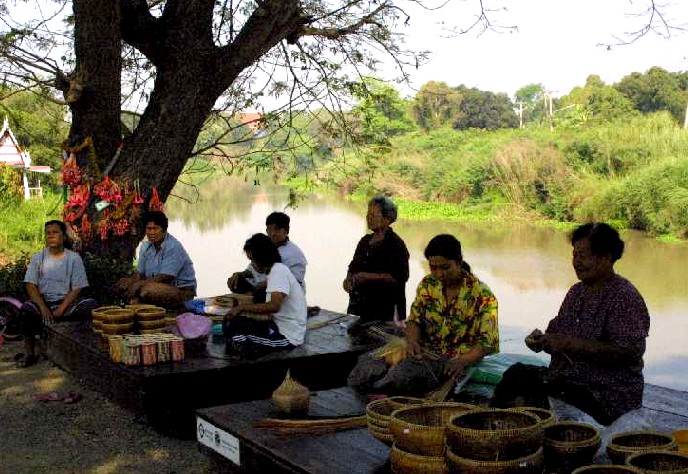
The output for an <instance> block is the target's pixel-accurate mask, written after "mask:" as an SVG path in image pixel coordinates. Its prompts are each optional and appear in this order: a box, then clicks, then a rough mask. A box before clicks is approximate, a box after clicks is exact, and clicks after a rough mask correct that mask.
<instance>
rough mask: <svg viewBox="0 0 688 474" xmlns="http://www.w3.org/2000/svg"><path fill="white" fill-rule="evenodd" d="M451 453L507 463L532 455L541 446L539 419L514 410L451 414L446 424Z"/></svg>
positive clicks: (485, 409)
mask: <svg viewBox="0 0 688 474" xmlns="http://www.w3.org/2000/svg"><path fill="white" fill-rule="evenodd" d="M446 434H447V444H448V445H449V446H450V447H451V449H452V451H453V452H454V454H456V455H457V456H460V457H464V458H468V459H473V460H478V461H510V460H512V459H518V458H522V457H524V456H528V455H530V454H533V453H534V452H536V451H537V450H538V448H540V447H541V446H540V445H541V444H542V436H543V429H542V427H541V425H540V420H539V419H538V418H537V417H536V416H535V415H532V414H530V413H526V412H523V411H518V410H514V409H498V408H478V409H475V410H472V411H467V412H465V413H459V414H458V415H454V416H453V417H452V418H451V419H450V420H449V423H448V424H447V431H446Z"/></svg>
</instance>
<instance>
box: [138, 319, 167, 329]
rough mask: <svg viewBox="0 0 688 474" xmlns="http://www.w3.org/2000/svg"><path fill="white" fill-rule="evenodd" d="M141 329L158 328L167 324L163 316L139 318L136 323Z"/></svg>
mask: <svg viewBox="0 0 688 474" xmlns="http://www.w3.org/2000/svg"><path fill="white" fill-rule="evenodd" d="M137 324H138V325H139V328H141V329H160V328H164V327H165V326H167V323H166V322H165V318H162V319H152V320H145V319H142V320H139V322H138V323H137Z"/></svg>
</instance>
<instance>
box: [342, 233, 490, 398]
mask: <svg viewBox="0 0 688 474" xmlns="http://www.w3.org/2000/svg"><path fill="white" fill-rule="evenodd" d="M425 258H426V259H427V260H428V264H429V266H430V275H427V276H425V278H423V280H422V281H421V282H420V284H419V285H418V289H417V291H416V297H415V299H414V301H413V304H412V305H411V312H410V314H409V316H408V318H407V319H406V337H405V343H406V344H405V347H406V357H405V358H404V359H403V360H402V361H400V362H398V363H396V364H394V363H389V362H386V361H385V359H384V358H380V357H379V356H380V355H382V353H383V352H385V351H384V350H383V351H377V352H376V351H373V352H370V353H367V354H364V355H362V356H361V357H360V358H359V362H358V364H357V365H356V367H354V369H353V370H352V372H351V374H349V379H348V383H349V386H351V387H353V388H354V389H356V390H358V391H361V392H378V393H387V394H390V395H392V394H394V395H397V394H398V395H416V396H419V395H420V396H422V395H424V394H426V393H427V392H429V391H432V390H434V389H436V388H438V387H439V386H440V385H441V384H442V383H443V382H445V381H446V380H447V379H448V378H451V377H452V376H456V375H458V374H460V373H462V372H464V370H465V369H466V368H467V367H469V366H471V365H473V364H475V363H477V362H479V361H480V360H481V359H482V358H483V357H484V356H486V355H488V354H491V353H496V352H498V351H499V331H498V326H497V299H496V298H495V296H494V295H493V294H492V292H491V291H490V289H489V288H488V287H487V285H485V284H484V283H483V282H481V281H480V280H478V279H477V278H476V277H475V276H474V275H473V274H472V273H471V271H470V267H469V266H468V264H466V263H465V262H464V260H463V256H462V253H461V243H460V242H459V241H458V240H457V239H456V238H455V237H454V236H452V235H448V234H442V235H437V236H435V237H433V239H432V240H430V242H429V243H428V246H427V247H426V248H425Z"/></svg>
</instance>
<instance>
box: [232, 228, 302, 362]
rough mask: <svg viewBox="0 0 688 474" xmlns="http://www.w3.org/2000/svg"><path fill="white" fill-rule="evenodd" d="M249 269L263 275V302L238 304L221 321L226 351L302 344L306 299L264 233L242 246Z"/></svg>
mask: <svg viewBox="0 0 688 474" xmlns="http://www.w3.org/2000/svg"><path fill="white" fill-rule="evenodd" d="M244 250H245V251H246V255H248V257H249V258H250V260H251V264H252V266H253V267H254V268H255V269H256V270H258V271H259V272H261V273H264V274H266V275H267V276H268V277H267V287H266V298H265V302H264V303H249V304H239V305H237V306H235V307H233V308H232V309H231V310H230V311H229V313H228V314H227V316H226V317H225V321H224V334H225V337H226V339H227V349H228V350H229V351H231V350H232V349H239V348H248V349H249V350H256V349H258V350H263V349H288V348H291V347H294V346H298V345H301V344H303V340H304V336H305V333H306V297H305V295H304V293H303V289H302V288H301V285H299V282H298V281H296V278H295V277H294V275H293V274H292V272H291V271H290V270H289V268H288V267H287V266H286V265H284V264H283V263H281V261H280V254H279V252H278V251H277V247H275V244H273V243H272V241H271V240H270V238H269V237H268V236H267V235H265V234H254V235H253V236H252V237H251V238H249V239H248V240H247V241H246V244H245V246H244Z"/></svg>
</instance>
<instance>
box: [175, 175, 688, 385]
mask: <svg viewBox="0 0 688 474" xmlns="http://www.w3.org/2000/svg"><path fill="white" fill-rule="evenodd" d="M173 194H175V195H177V196H181V197H182V198H183V199H174V198H172V199H169V200H168V203H167V212H168V215H169V217H170V228H169V230H170V233H172V234H173V235H174V236H175V237H177V238H178V239H179V240H180V241H181V242H182V243H183V244H184V246H185V247H186V249H187V251H188V252H189V255H190V256H191V258H192V260H193V262H194V267H195V269H196V275H197V279H198V294H199V296H212V295H219V294H224V293H227V292H228V290H227V287H226V280H227V277H228V276H229V275H230V274H231V273H232V272H234V271H237V270H241V269H243V268H245V266H246V264H247V263H248V262H247V260H246V257H245V255H244V254H243V252H242V247H243V244H244V241H245V240H246V239H247V238H248V237H249V236H250V235H251V234H253V233H255V232H264V231H265V225H264V223H265V217H266V216H267V215H268V214H269V213H270V212H272V211H275V210H280V211H285V212H286V213H287V214H289V216H290V217H291V231H290V238H291V239H292V240H293V241H294V242H295V243H297V244H298V245H299V246H300V247H301V249H302V250H303V251H304V253H305V254H306V257H307V259H308V268H307V272H306V285H307V298H308V303H309V305H318V306H320V307H322V308H326V309H329V310H332V311H337V312H345V311H346V306H347V301H348V299H347V294H346V293H345V292H344V290H343V289H342V280H343V279H344V277H345V275H346V270H347V265H348V263H349V261H350V259H351V257H352V255H353V252H354V249H355V247H356V243H357V242H358V240H359V239H360V238H361V236H362V235H363V234H364V233H365V232H366V223H365V205H364V204H361V203H350V202H348V201H345V200H343V199H338V198H336V197H322V196H309V197H308V198H307V199H305V200H302V201H301V202H299V203H298V205H297V207H296V208H285V206H286V204H287V202H288V192H287V190H286V189H284V188H280V187H276V186H251V185H246V184H244V183H243V182H238V181H236V180H233V179H229V178H227V179H218V180H214V181H211V182H208V183H205V184H204V185H202V186H201V187H200V188H199V189H197V190H191V189H189V188H188V187H186V188H178V189H175V191H174V193H173ZM393 227H394V229H395V231H396V232H397V233H398V234H399V235H400V236H401V237H402V238H403V239H404V241H405V242H406V245H407V247H408V249H409V252H410V254H411V261H410V270H411V275H410V279H409V282H408V284H407V287H406V292H407V301H408V304H409V305H410V303H411V301H412V300H413V296H414V293H415V288H416V285H417V284H418V282H419V281H420V280H421V278H422V277H423V276H424V275H425V274H426V273H428V269H427V265H426V262H425V259H424V257H423V249H424V247H425V245H426V244H427V242H428V241H429V239H430V238H432V237H433V236H434V235H436V234H439V233H451V234H454V235H455V236H456V237H458V238H459V240H461V243H462V246H463V253H464V258H465V260H466V261H467V262H468V263H470V264H471V267H472V268H473V271H474V273H475V274H476V275H477V276H478V278H480V279H481V280H482V281H484V282H485V283H487V284H488V285H489V286H490V288H491V289H492V291H493V292H494V293H495V295H496V296H497V299H498V301H499V324H500V337H501V350H502V352H512V353H518V354H529V355H533V354H532V352H530V351H529V350H528V349H527V348H526V347H525V345H524V344H523V338H524V337H525V336H526V334H528V333H529V332H530V331H531V330H532V329H534V328H540V329H543V330H544V329H545V327H546V326H547V323H548V321H549V320H550V319H551V318H552V317H553V316H554V315H555V314H556V312H557V310H558V308H559V305H560V304H561V301H562V300H563V298H564V295H565V294H566V291H567V290H568V288H569V287H570V286H571V285H572V284H573V283H575V282H576V281H577V280H576V276H575V273H574V271H573V268H572V267H571V246H570V245H569V243H568V241H567V235H566V234H565V233H563V232H561V231H557V230H553V229H551V228H545V227H539V226H534V225H529V224H520V223H499V224H494V223H484V224H474V223H470V224H464V223H448V222H443V221H424V222H411V221H406V220H404V219H403V216H400V217H399V220H398V221H397V222H396V223H394V225H393ZM622 238H623V239H624V240H625V242H626V252H625V254H624V257H623V258H622V259H621V260H620V261H619V262H617V264H616V267H615V268H616V270H617V272H618V273H619V274H621V275H622V276H625V277H626V278H628V279H629V280H630V281H631V282H633V283H634V284H635V285H636V287H637V288H638V289H639V290H640V293H641V294H642V295H643V296H644V298H645V301H646V302H647V305H648V307H649V310H650V315H651V329H650V337H649V338H648V341H647V351H646V354H645V379H646V381H647V382H649V383H653V384H657V385H663V386H666V387H671V388H675V389H679V390H685V391H688V245H687V244H669V243H662V242H658V241H656V240H654V239H652V238H649V237H647V236H645V235H643V234H641V233H637V232H624V233H623V234H622ZM540 357H543V358H546V357H547V356H546V355H544V356H540ZM545 360H546V359H545Z"/></svg>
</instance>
